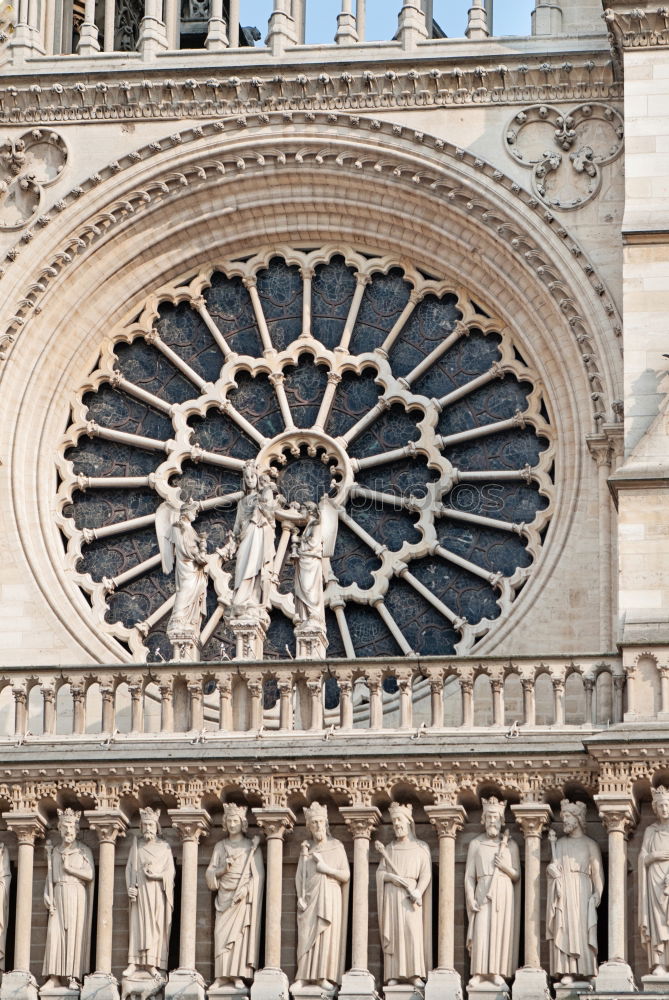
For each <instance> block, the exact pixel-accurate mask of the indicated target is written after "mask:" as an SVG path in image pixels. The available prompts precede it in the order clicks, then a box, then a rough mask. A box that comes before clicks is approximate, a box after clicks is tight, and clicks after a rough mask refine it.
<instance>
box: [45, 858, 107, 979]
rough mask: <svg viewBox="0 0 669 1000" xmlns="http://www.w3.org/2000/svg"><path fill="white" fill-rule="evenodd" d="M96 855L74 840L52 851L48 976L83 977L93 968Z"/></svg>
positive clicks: (48, 885)
mask: <svg viewBox="0 0 669 1000" xmlns="http://www.w3.org/2000/svg"><path fill="white" fill-rule="evenodd" d="M94 877H95V867H94V863H93V855H92V853H91V851H90V849H89V848H88V847H86V845H85V844H81V843H79V841H78V840H75V841H74V843H73V844H71V845H70V846H69V847H65V845H63V844H60V845H59V846H58V847H55V848H54V849H53V851H52V853H51V872H50V874H49V876H48V877H47V881H46V885H45V887H44V902H45V904H46V905H47V906H52V907H53V908H54V913H53V914H51V913H50V914H49V922H48V924H47V929H46V945H45V948H44V963H43V966H42V972H43V974H44V975H45V976H64V977H65V978H67V979H69V978H74V979H79V980H81V979H83V977H84V975H85V974H86V973H88V972H89V971H90V968H89V966H90V961H89V959H90V951H91V927H92V920H93V879H94Z"/></svg>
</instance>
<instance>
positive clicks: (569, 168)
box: [505, 103, 623, 210]
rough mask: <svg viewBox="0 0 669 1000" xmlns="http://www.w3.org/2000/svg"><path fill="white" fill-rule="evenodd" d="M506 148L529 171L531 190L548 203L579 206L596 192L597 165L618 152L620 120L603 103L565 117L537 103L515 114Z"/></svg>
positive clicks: (581, 107)
mask: <svg viewBox="0 0 669 1000" xmlns="http://www.w3.org/2000/svg"><path fill="white" fill-rule="evenodd" d="M505 144H506V148H507V150H508V152H509V153H510V154H511V156H513V158H514V159H515V160H517V161H518V162H519V163H520V164H522V166H524V167H527V168H528V169H531V170H532V187H533V190H534V192H535V194H536V195H537V197H539V198H541V200H542V201H543V202H544V203H545V204H546V205H550V207H551V208H555V209H563V210H567V209H574V208H580V207H581V206H583V205H585V204H587V202H589V201H590V200H591V199H592V198H594V197H595V195H596V194H597V193H598V192H599V189H600V187H601V184H602V171H601V167H602V166H604V165H605V164H607V163H611V162H612V161H613V160H615V159H616V158H617V157H618V156H619V155H620V153H621V152H622V148H623V120H622V118H621V116H620V115H619V114H618V112H617V111H615V110H614V109H613V108H611V107H609V106H608V105H606V104H595V103H592V104H581V105H579V107H577V108H574V109H573V111H571V112H569V113H568V114H566V113H561V112H560V111H558V109H557V108H550V107H548V106H546V105H544V104H536V105H533V106H532V107H529V108H526V109H525V110H524V111H519V112H518V113H517V114H516V115H515V116H514V118H513V120H512V122H511V124H510V126H509V129H508V131H507V134H506V143H505Z"/></svg>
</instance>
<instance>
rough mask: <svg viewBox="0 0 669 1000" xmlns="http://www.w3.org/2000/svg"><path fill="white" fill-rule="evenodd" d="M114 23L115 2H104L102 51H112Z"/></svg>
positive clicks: (113, 0) (111, 0)
mask: <svg viewBox="0 0 669 1000" xmlns="http://www.w3.org/2000/svg"><path fill="white" fill-rule="evenodd" d="M115 23H116V0H105V21H104V26H105V28H104V30H105V37H104V42H103V44H104V50H105V52H113V51H114V24H115Z"/></svg>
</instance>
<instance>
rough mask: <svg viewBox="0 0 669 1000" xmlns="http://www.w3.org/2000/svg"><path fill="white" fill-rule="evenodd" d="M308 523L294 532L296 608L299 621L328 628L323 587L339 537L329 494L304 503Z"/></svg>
mask: <svg viewBox="0 0 669 1000" xmlns="http://www.w3.org/2000/svg"><path fill="white" fill-rule="evenodd" d="M304 514H305V515H306V524H305V525H304V528H303V529H302V533H301V535H300V536H299V538H298V537H297V534H295V535H294V536H293V547H292V554H291V558H292V560H293V562H294V563H295V612H296V614H297V618H298V620H299V622H300V623H308V624H309V625H310V626H318V627H320V628H323V629H324V628H325V601H324V597H323V588H324V586H325V584H326V583H327V580H328V577H329V573H330V559H331V558H332V556H333V555H334V548H335V542H336V539H337V527H338V518H337V508H336V507H335V506H334V504H333V503H332V501H331V500H330V498H329V497H327V496H324V497H323V498H322V499H321V502H320V503H319V504H315V503H313V502H311V501H309V502H308V503H306V504H305V505H304Z"/></svg>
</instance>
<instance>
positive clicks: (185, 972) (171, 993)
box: [165, 969, 205, 1000]
mask: <svg viewBox="0 0 669 1000" xmlns="http://www.w3.org/2000/svg"><path fill="white" fill-rule="evenodd" d="M165 1000H205V987H204V979H203V978H202V976H201V975H200V973H199V972H196V971H195V969H175V970H174V972H170V974H169V976H168V978H167V983H166V985H165Z"/></svg>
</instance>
